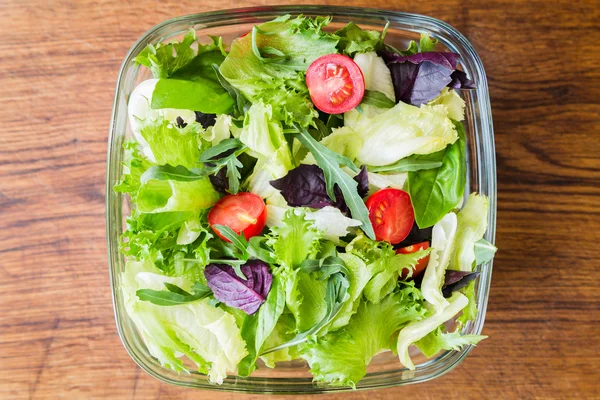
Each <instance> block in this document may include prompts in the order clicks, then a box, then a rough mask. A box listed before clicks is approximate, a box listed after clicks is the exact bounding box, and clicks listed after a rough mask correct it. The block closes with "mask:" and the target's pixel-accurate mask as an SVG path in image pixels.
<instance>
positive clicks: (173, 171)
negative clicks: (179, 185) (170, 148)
mask: <svg viewBox="0 0 600 400" xmlns="http://www.w3.org/2000/svg"><path fill="white" fill-rule="evenodd" d="M204 177H206V172H205V171H203V170H202V169H199V168H192V169H191V170H189V169H187V168H186V167H184V166H183V165H178V166H176V167H173V166H172V165H169V164H165V165H154V166H152V167H150V168H148V169H147V170H146V172H144V173H143V174H142V176H141V177H140V182H141V183H142V184H145V183H147V182H148V181H149V180H151V179H156V180H160V181H169V180H172V181H179V182H193V181H197V180H199V179H202V178H204Z"/></svg>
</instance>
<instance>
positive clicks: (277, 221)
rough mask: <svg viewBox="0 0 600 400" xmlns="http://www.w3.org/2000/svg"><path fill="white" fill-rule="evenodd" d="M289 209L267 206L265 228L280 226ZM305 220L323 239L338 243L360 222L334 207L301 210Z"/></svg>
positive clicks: (280, 206) (286, 207)
mask: <svg viewBox="0 0 600 400" xmlns="http://www.w3.org/2000/svg"><path fill="white" fill-rule="evenodd" d="M290 209H291V207H288V206H286V205H272V204H267V226H268V227H274V226H282V225H283V216H284V215H285V213H286V212H287V211H288V210H290ZM303 210H304V213H305V218H306V219H307V220H309V221H312V223H313V225H314V227H315V228H317V229H318V230H319V231H321V232H322V234H323V239H326V240H330V241H332V242H334V243H339V242H340V238H341V237H343V236H346V235H347V234H348V233H349V230H350V229H351V228H353V227H358V226H360V225H361V222H360V221H357V220H355V219H352V218H349V217H346V216H345V215H344V214H342V212H341V211H340V210H339V209H338V208H335V207H324V208H321V209H319V210H316V211H312V210H309V209H303Z"/></svg>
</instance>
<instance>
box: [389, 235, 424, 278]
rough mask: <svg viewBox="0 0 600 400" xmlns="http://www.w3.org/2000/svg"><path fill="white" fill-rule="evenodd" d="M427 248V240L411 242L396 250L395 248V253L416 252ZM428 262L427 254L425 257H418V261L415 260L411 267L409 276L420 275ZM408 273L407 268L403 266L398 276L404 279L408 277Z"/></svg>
mask: <svg viewBox="0 0 600 400" xmlns="http://www.w3.org/2000/svg"><path fill="white" fill-rule="evenodd" d="M428 248H429V242H421V243H416V244H411V245H410V246H406V247H401V248H399V249H398V250H396V254H411V253H416V252H417V251H419V250H426V249H428ZM428 263H429V255H426V256H425V257H423V258H421V259H419V261H417V264H416V265H415V267H414V268H413V272H412V276H411V277H412V278H414V277H416V276H419V275H421V273H422V272H423V271H425V268H426V267H427V264H428ZM408 275H409V269H408V268H404V269H403V270H402V274H400V278H401V279H406V278H407V277H408Z"/></svg>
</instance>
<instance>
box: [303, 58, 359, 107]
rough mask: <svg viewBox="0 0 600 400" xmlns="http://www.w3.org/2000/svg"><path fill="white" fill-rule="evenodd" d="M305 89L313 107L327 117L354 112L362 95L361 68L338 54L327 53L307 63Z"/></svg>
mask: <svg viewBox="0 0 600 400" xmlns="http://www.w3.org/2000/svg"><path fill="white" fill-rule="evenodd" d="M306 86H308V91H309V92H310V98H311V100H312V102H313V103H314V104H315V106H316V107H317V108H318V109H319V110H321V111H324V112H326V113H328V114H341V113H344V112H346V111H348V110H351V109H353V108H354V107H356V106H357V105H358V104H359V103H360V101H361V100H362V98H363V95H364V94H365V78H364V77H363V74H362V71H361V70H360V67H359V66H358V65H356V63H355V62H354V61H352V59H351V58H350V57H346V56H343V55H341V54H328V55H326V56H322V57H319V58H317V59H316V60H315V61H314V62H313V63H312V64H310V67H308V70H307V71H306Z"/></svg>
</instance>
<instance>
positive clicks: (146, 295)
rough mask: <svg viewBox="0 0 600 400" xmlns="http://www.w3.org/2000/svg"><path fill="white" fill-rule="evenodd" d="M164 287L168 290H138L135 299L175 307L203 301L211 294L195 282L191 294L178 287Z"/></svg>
mask: <svg viewBox="0 0 600 400" xmlns="http://www.w3.org/2000/svg"><path fill="white" fill-rule="evenodd" d="M164 285H165V287H166V288H167V289H168V290H152V289H139V290H137V291H136V292H135V294H136V295H137V297H138V298H139V299H140V300H142V301H149V302H151V303H153V304H156V305H159V306H176V305H179V304H185V303H189V302H192V301H196V300H201V299H204V298H205V297H208V296H210V295H211V294H212V291H211V290H210V288H209V287H208V286H206V285H203V284H201V283H200V282H197V283H196V284H195V285H194V286H193V288H192V289H193V291H194V293H193V294H190V293H188V292H186V291H185V290H183V289H181V288H180V287H179V286H176V285H173V284H171V283H168V282H165V283H164Z"/></svg>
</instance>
